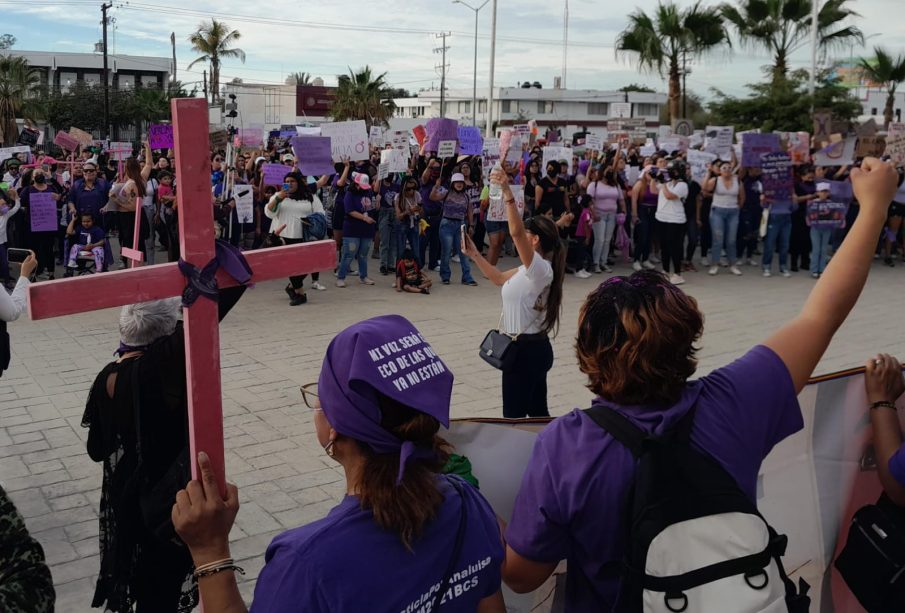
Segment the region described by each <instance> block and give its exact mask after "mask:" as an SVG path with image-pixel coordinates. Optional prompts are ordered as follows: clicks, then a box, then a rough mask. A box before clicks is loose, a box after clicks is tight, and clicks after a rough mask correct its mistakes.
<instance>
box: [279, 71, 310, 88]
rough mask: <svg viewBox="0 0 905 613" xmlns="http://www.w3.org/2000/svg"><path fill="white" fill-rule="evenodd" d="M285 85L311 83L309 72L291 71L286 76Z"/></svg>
mask: <svg viewBox="0 0 905 613" xmlns="http://www.w3.org/2000/svg"><path fill="white" fill-rule="evenodd" d="M285 82H286V85H311V73H308V72H293V73H291V74H290V75H289V76H288V77H286V81H285Z"/></svg>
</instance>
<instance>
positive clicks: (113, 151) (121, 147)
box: [107, 141, 132, 162]
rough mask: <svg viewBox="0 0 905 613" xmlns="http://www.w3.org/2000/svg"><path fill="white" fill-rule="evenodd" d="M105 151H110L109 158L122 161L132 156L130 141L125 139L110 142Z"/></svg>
mask: <svg viewBox="0 0 905 613" xmlns="http://www.w3.org/2000/svg"><path fill="white" fill-rule="evenodd" d="M107 151H108V152H109V153H110V159H112V160H116V161H117V162H123V161H125V160H127V159H129V157H131V156H132V143H127V142H125V141H118V142H112V143H110V146H109V147H108V148H107Z"/></svg>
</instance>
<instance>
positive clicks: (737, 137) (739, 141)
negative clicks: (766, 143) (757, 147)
mask: <svg viewBox="0 0 905 613" xmlns="http://www.w3.org/2000/svg"><path fill="white" fill-rule="evenodd" d="M748 134H760V128H752V129H750V130H742V131H740V132H736V133H735V142H736V143H737V144H739V145H741V144H742V142H743V141H744V138H745V136H746V135H748ZM765 153H769V152H765Z"/></svg>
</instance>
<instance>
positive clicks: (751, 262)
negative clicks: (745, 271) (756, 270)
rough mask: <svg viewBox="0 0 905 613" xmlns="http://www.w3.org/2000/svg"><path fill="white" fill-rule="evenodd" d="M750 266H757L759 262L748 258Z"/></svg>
mask: <svg viewBox="0 0 905 613" xmlns="http://www.w3.org/2000/svg"><path fill="white" fill-rule="evenodd" d="M748 266H757V262H755V261H754V258H748Z"/></svg>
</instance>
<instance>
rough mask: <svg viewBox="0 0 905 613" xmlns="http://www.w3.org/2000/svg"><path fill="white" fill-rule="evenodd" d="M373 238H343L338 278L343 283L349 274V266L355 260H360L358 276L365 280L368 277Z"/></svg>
mask: <svg viewBox="0 0 905 613" xmlns="http://www.w3.org/2000/svg"><path fill="white" fill-rule="evenodd" d="M373 242H374V239H373V238H350V237H348V236H344V237H343V249H342V253H341V255H340V258H341V259H340V265H339V272H337V273H336V278H337V279H339V280H340V281H342V280H343V279H345V278H346V275H347V274H348V273H349V266H351V264H352V260H353V259H357V260H358V276H359V278H361V279H364V278H365V277H367V276H368V252H369V251H370V250H371V243H373Z"/></svg>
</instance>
